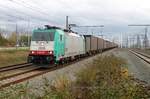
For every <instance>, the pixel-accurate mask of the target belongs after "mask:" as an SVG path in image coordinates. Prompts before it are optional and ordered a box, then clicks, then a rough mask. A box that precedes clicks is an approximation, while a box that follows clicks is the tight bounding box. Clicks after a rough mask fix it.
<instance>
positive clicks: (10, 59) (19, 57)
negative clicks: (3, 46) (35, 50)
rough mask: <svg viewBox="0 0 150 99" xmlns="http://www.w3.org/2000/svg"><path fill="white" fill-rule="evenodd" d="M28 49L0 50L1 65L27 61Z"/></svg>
mask: <svg viewBox="0 0 150 99" xmlns="http://www.w3.org/2000/svg"><path fill="white" fill-rule="evenodd" d="M27 55H28V50H7V51H0V66H8V65H13V64H18V63H24V62H26V61H27Z"/></svg>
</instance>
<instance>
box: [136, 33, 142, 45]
mask: <svg viewBox="0 0 150 99" xmlns="http://www.w3.org/2000/svg"><path fill="white" fill-rule="evenodd" d="M136 43H137V46H136V47H137V48H141V40H140V36H139V35H137V42H136Z"/></svg>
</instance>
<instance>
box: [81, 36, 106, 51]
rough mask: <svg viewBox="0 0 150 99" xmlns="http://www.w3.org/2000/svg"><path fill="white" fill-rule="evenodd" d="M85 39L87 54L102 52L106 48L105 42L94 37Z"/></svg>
mask: <svg viewBox="0 0 150 99" xmlns="http://www.w3.org/2000/svg"><path fill="white" fill-rule="evenodd" d="M84 38H85V51H86V53H87V54H90V53H97V52H100V51H101V50H102V49H103V48H104V40H103V39H101V38H99V37H96V36H93V35H84Z"/></svg>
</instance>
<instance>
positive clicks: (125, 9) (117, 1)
mask: <svg viewBox="0 0 150 99" xmlns="http://www.w3.org/2000/svg"><path fill="white" fill-rule="evenodd" d="M0 12H1V15H0V19H1V20H0V21H1V24H3V23H5V22H6V21H7V22H9V23H11V24H12V22H13V23H15V22H16V21H17V23H18V24H26V25H27V21H28V20H30V24H32V25H33V24H34V26H35V24H36V25H43V24H51V25H57V26H61V27H64V26H65V16H66V15H68V16H69V21H70V23H75V24H78V25H101V24H102V25H105V27H104V29H103V30H104V31H103V32H104V33H103V34H105V35H107V36H108V35H109V36H108V38H109V37H112V36H115V37H116V38H117V37H118V38H119V35H120V33H137V32H143V31H144V30H143V27H140V28H138V27H128V24H150V0H0ZM93 31H94V30H93Z"/></svg>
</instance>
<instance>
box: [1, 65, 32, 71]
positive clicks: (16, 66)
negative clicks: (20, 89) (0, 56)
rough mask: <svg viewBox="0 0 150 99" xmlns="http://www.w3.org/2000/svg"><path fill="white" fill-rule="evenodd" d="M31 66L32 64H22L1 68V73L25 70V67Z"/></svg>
mask: <svg viewBox="0 0 150 99" xmlns="http://www.w3.org/2000/svg"><path fill="white" fill-rule="evenodd" d="M31 65H32V64H31V63H22V64H16V65H10V66H5V67H0V73H1V72H5V71H9V70H14V69H19V68H23V67H29V66H31Z"/></svg>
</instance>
